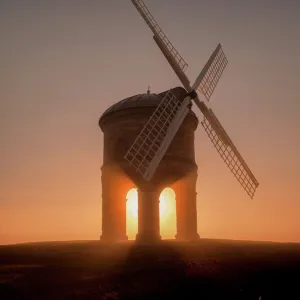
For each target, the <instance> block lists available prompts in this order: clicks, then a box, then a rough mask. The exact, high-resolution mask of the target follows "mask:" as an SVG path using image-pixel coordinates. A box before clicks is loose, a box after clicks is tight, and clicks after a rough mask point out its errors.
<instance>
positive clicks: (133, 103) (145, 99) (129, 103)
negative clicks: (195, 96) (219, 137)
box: [99, 87, 196, 123]
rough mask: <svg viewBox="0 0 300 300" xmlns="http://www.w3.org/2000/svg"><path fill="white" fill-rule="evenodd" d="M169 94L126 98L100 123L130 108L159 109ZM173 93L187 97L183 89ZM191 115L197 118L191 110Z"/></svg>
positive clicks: (175, 89) (180, 88)
mask: <svg viewBox="0 0 300 300" xmlns="http://www.w3.org/2000/svg"><path fill="white" fill-rule="evenodd" d="M167 92H168V91H165V92H162V93H160V94H152V93H146V94H138V95H135V96H131V97H128V98H125V99H123V100H121V101H119V102H117V103H115V104H113V105H112V106H110V107H109V108H108V109H107V110H106V111H105V112H104V113H103V114H102V116H101V117H100V120H99V123H100V122H101V120H102V119H103V118H104V117H106V116H108V115H110V114H112V113H114V112H117V111H120V110H124V109H130V108H142V107H157V106H158V105H159V103H160V101H161V99H162V98H163V97H164V96H165V94H166V93H167ZM172 92H173V93H174V94H175V95H176V96H177V97H178V98H181V97H184V96H185V95H186V90H185V89H184V88H182V87H176V88H173V89H172ZM189 113H190V114H192V115H193V116H195V117H196V115H195V113H194V112H193V111H192V110H190V112H189Z"/></svg>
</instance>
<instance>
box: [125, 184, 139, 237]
mask: <svg viewBox="0 0 300 300" xmlns="http://www.w3.org/2000/svg"><path fill="white" fill-rule="evenodd" d="M137 231H138V192H137V189H136V188H133V189H130V190H129V191H128V192H127V195H126V235H127V236H128V239H129V240H134V239H135V237H136V234H137Z"/></svg>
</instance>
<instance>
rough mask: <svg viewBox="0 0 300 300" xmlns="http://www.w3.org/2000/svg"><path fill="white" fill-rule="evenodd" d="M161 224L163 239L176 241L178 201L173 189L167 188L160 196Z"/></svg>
mask: <svg viewBox="0 0 300 300" xmlns="http://www.w3.org/2000/svg"><path fill="white" fill-rule="evenodd" d="M159 222H160V235H161V238H162V239H174V238H175V235H176V233H177V228H176V199H175V192H174V190H173V189H171V188H165V189H164V190H163V191H162V192H161V194H160V196H159Z"/></svg>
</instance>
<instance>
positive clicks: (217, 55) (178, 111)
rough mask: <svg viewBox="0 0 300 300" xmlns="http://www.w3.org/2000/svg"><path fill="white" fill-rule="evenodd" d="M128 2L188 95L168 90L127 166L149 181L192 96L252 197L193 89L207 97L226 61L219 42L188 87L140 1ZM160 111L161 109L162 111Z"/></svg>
mask: <svg viewBox="0 0 300 300" xmlns="http://www.w3.org/2000/svg"><path fill="white" fill-rule="evenodd" d="M131 1H132V3H133V4H134V6H135V7H136V9H137V10H138V11H139V13H140V14H141V16H142V17H143V18H144V20H145V21H146V23H147V24H148V26H149V27H150V29H151V30H152V32H153V33H154V37H153V38H154V40H155V42H156V44H157V45H158V47H159V48H160V50H161V51H162V53H163V55H164V56H165V58H166V59H167V61H168V62H169V64H170V65H171V67H172V68H173V70H174V71H175V73H176V75H177V76H178V78H179V80H180V81H181V83H182V84H183V86H184V88H185V89H186V91H187V92H188V93H189V94H188V95H186V97H185V99H184V101H183V102H182V103H181V102H180V101H179V100H178V99H177V98H176V97H175V96H174V95H172V94H171V93H168V95H167V96H166V97H165V98H164V99H163V100H162V102H161V104H160V105H159V106H158V107H157V109H156V110H155V112H154V113H153V115H152V116H151V118H150V120H149V122H148V123H147V124H146V125H145V127H144V128H143V130H142V132H141V133H140V135H139V136H138V137H137V139H136V140H135V142H134V144H133V145H132V147H131V148H130V149H129V151H128V153H127V154H126V156H125V159H127V160H128V161H129V163H130V165H133V166H134V168H135V169H136V170H137V171H138V172H139V173H141V174H142V176H143V177H144V178H145V179H146V180H150V179H151V177H152V176H153V174H154V172H155V170H156V168H157V166H158V164H159V162H160V161H161V159H162V157H163V156H164V154H165V152H166V151H167V149H168V147H169V145H170V143H171V142H172V139H173V138H174V136H175V134H176V132H177V130H178V129H179V127H180V125H181V123H182V122H183V120H184V118H185V116H186V115H187V113H188V110H189V104H190V101H191V97H192V98H193V101H194V102H195V104H196V105H197V106H198V108H199V109H200V110H201V112H202V113H203V115H204V117H205V118H204V121H203V122H202V123H201V124H202V126H203V127H204V129H205V131H206V133H207V134H208V136H209V138H210V140H211V141H212V143H213V144H214V146H215V148H216V149H217V151H218V152H219V154H220V155H221V157H222V158H223V160H224V161H225V163H226V164H227V166H228V167H229V168H230V170H231V171H232V173H233V174H234V175H235V177H236V178H237V179H238V181H239V182H240V184H241V185H242V187H243V188H244V189H245V190H246V192H247V193H248V194H249V196H250V197H251V198H252V197H253V196H254V193H255V190H256V188H257V187H258V182H257V180H256V179H255V177H254V175H253V174H252V172H251V171H250V169H249V167H248V166H247V164H246V162H245V161H244V160H243V158H242V156H241V155H240V153H239V152H238V150H237V149H236V147H235V146H234V144H233V143H232V141H231V139H230V138H229V136H228V135H227V133H226V132H225V130H224V128H223V127H222V125H221V123H220V122H219V120H218V119H217V117H216V116H215V115H214V113H213V111H212V110H211V109H208V107H207V106H206V105H205V103H204V102H203V101H201V100H200V99H199V97H198V95H197V93H196V92H195V90H198V91H200V92H201V93H202V94H203V95H204V96H205V97H206V99H207V100H208V101H209V99H210V98H211V96H212V93H213V91H214V90H215V88H216V85H217V83H218V81H219V79H220V77H221V75H222V73H223V71H224V69H225V67H226V65H227V63H228V61H227V58H226V57H225V55H224V52H223V50H222V47H221V44H218V46H217V48H216V49H215V50H214V52H213V53H212V55H211V56H210V58H209V60H208V61H207V63H206V64H205V66H204V68H203V69H202V70H201V72H200V74H199V76H198V77H197V79H196V81H195V83H194V84H193V86H191V85H190V81H189V79H188V78H187V76H186V74H185V72H184V71H185V69H186V67H187V63H186V62H185V61H184V59H183V58H182V57H181V56H180V55H179V53H178V51H177V50H176V49H175V48H174V46H173V45H172V43H171V42H170V41H169V39H168V38H167V37H166V35H165V34H164V33H163V31H162V30H161V28H160V27H159V25H158V24H157V23H156V21H155V20H154V18H153V16H152V15H151V13H150V12H149V10H148V8H147V7H146V5H145V4H144V2H143V1H142V0H131ZM173 102H174V104H172V105H173V106H171V107H174V109H173V108H172V109H171V111H172V112H168V111H167V110H164V106H169V105H171V104H169V103H173ZM162 111H164V112H163V113H162ZM159 121H162V122H163V124H164V125H163V127H162V129H161V130H158V128H156V126H157V124H158V122H159Z"/></svg>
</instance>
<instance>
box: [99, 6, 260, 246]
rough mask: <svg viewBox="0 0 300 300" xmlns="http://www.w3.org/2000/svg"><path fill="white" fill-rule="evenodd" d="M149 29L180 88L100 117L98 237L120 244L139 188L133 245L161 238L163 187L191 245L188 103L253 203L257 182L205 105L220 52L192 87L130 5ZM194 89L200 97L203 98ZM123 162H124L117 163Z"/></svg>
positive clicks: (193, 215) (165, 42) (220, 65)
mask: <svg viewBox="0 0 300 300" xmlns="http://www.w3.org/2000/svg"><path fill="white" fill-rule="evenodd" d="M131 1H132V3H133V4H134V6H135V7H136V9H137V10H138V12H139V13H140V14H141V16H142V17H143V19H144V20H145V21H146V23H147V24H148V26H149V28H150V29H151V31H152V32H153V34H154V36H153V39H154V41H155V42H156V44H157V45H158V47H159V49H160V50H161V51H162V53H163V54H164V56H165V58H166V59H167V61H168V62H169V64H170V65H171V67H172V69H173V70H174V72H175V73H176V75H177V76H178V78H179V80H180V81H181V83H182V85H183V87H184V88H183V87H178V88H175V89H171V90H169V91H167V92H164V93H161V94H159V95H156V94H150V93H149V92H148V93H147V94H143V95H137V96H133V97H130V98H126V99H124V100H122V101H120V102H118V103H117V104H115V105H113V106H112V107H110V108H109V109H108V110H107V111H106V112H105V113H104V114H103V115H102V117H101V118H100V120H99V125H100V127H101V129H102V131H103V132H104V160H103V161H104V163H103V166H102V191H103V192H102V204H103V205H102V221H103V224H102V237H101V239H103V240H106V241H118V240H124V239H126V203H125V198H126V193H127V191H128V190H129V189H130V188H132V187H137V188H138V235H137V240H140V241H145V242H152V241H157V240H159V239H160V234H159V195H160V192H161V191H162V189H163V188H165V187H166V186H169V187H172V188H173V190H174V191H175V194H176V210H177V211H176V214H177V235H176V238H177V239H178V240H195V239H197V238H198V237H199V236H198V234H197V211H196V180H197V165H196V163H195V150H194V132H195V130H196V128H197V125H198V119H197V117H196V115H195V114H194V113H193V112H192V110H191V108H192V100H193V102H194V103H195V104H196V106H197V107H198V108H199V109H200V111H201V113H202V114H203V116H204V118H203V121H202V122H201V125H202V126H203V128H204V130H205V132H206V133H207V135H208V137H209V138H210V140H211V142H212V144H213V145H214V147H215V148H216V150H217V151H218V152H219V154H220V156H221V158H222V159H223V161H224V162H225V163H226V165H227V166H228V167H229V169H230V171H231V172H232V173H233V175H234V176H235V177H236V179H237V180H238V181H239V183H240V185H241V186H242V187H243V188H244V190H245V191H246V192H247V194H248V195H249V196H250V197H251V198H253V196H254V194H255V191H256V188H257V187H258V185H259V183H258V181H257V180H256V178H255V176H254V175H253V173H252V172H251V170H250V168H249V167H248V165H247V164H246V162H245V160H244V159H243V158H242V156H241V154H240V153H239V151H238V150H237V148H236V147H235V145H234V144H233V142H232V140H231V139H230V137H229V136H228V134H227V133H226V131H225V129H224V128H223V126H222V125H221V123H220V121H219V120H218V118H217V117H216V115H215V114H214V112H213V111H212V109H211V108H208V106H207V102H208V101H209V100H210V97H211V95H212V93H213V91H214V89H215V87H216V85H217V83H218V81H219V79H220V77H221V75H222V73H223V71H224V69H225V67H226V65H227V59H226V57H225V55H224V52H223V50H222V47H221V45H220V44H218V46H217V48H216V49H215V51H214V52H213V53H212V55H211V56H210V58H209V60H208V61H207V63H206V64H205V66H204V68H203V69H202V70H201V72H200V74H199V76H198V77H197V79H196V81H195V83H194V84H193V85H192V86H191V84H190V81H189V79H188V78H187V76H186V74H185V69H186V67H187V63H186V62H185V61H184V59H183V58H182V57H181V56H180V54H179V53H178V51H177V50H176V49H175V48H174V46H173V45H172V43H171V42H170V41H169V39H168V38H167V36H166V35H165V34H164V33H163V31H162V30H161V28H160V27H159V25H158V24H157V23H156V21H155V20H154V18H153V16H152V15H151V13H150V11H149V10H148V8H147V7H146V5H145V4H144V2H143V1H142V0H131ZM198 92H200V93H201V94H202V95H203V96H204V97H205V98H206V102H205V101H202V100H201V99H200V98H199V96H198ZM124 158H125V159H124Z"/></svg>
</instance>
